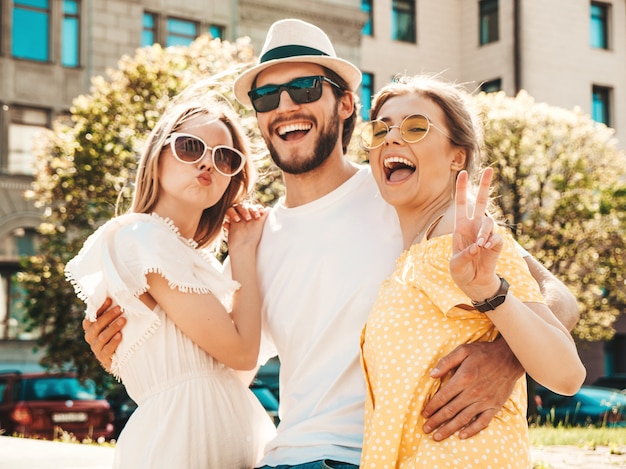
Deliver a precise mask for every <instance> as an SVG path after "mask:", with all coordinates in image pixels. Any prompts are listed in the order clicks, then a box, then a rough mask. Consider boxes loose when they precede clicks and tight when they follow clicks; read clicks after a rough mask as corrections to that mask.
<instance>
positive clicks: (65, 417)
mask: <svg viewBox="0 0 626 469" xmlns="http://www.w3.org/2000/svg"><path fill="white" fill-rule="evenodd" d="M52 421H53V422H54V423H67V422H86V421H87V414H86V413H85V412H62V413H58V414H52Z"/></svg>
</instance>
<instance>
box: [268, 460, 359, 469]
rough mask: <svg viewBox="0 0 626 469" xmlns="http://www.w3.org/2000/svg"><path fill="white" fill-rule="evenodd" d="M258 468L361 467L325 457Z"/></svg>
mask: <svg viewBox="0 0 626 469" xmlns="http://www.w3.org/2000/svg"><path fill="white" fill-rule="evenodd" d="M258 469H359V466H356V465H354V464H350V463H347V462H340V461H332V460H330V459H323V460H319V461H312V462H305V463H302V464H297V465H295V466H289V465H288V464H281V465H280V466H263V467H260V468H258Z"/></svg>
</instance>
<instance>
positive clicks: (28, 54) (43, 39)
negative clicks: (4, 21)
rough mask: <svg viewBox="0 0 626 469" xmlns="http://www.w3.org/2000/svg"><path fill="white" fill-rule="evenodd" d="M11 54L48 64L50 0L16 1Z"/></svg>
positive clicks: (14, 2)
mask: <svg viewBox="0 0 626 469" xmlns="http://www.w3.org/2000/svg"><path fill="white" fill-rule="evenodd" d="M12 24H13V31H12V37H11V39H12V43H11V47H12V50H11V53H12V54H13V57H16V58H19V59H28V60H36V61H39V62H47V61H48V60H49V58H50V33H49V31H50V5H49V1H48V0H14V1H13V23H12Z"/></svg>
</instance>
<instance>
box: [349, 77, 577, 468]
mask: <svg viewBox="0 0 626 469" xmlns="http://www.w3.org/2000/svg"><path fill="white" fill-rule="evenodd" d="M371 116H372V119H374V120H373V121H372V122H370V123H368V124H367V125H366V126H365V127H364V129H363V132H362V134H361V141H362V145H363V146H364V147H365V148H367V149H368V150H369V151H370V164H371V166H372V174H373V176H374V178H375V179H376V182H377V184H378V186H379V189H380V193H381V195H382V196H383V197H384V199H385V200H386V201H387V202H389V203H390V204H392V205H393V206H394V207H395V209H396V212H397V214H398V217H399V220H400V224H401V227H402V234H403V239H404V244H405V252H404V253H403V254H402V255H401V256H400V258H399V259H398V260H397V263H396V270H395V271H394V272H393V274H392V275H391V276H390V277H389V278H388V279H387V280H385V281H384V282H383V284H382V285H381V287H380V291H379V293H378V298H377V301H376V303H375V304H374V306H373V308H372V311H371V313H370V317H369V319H368V321H367V324H366V326H365V328H364V330H363V334H362V343H361V348H362V359H363V369H364V373H365V379H366V383H367V386H368V396H367V401H366V409H365V437H364V446H363V453H362V458H361V467H362V468H429V469H434V468H464V469H467V468H494V469H495V468H497V469H502V468H530V465H531V463H530V455H529V442H528V426H527V422H526V386H525V383H526V381H525V377H522V378H521V379H520V380H519V381H518V383H517V385H516V387H515V389H514V391H513V393H512V395H511V396H510V398H509V400H508V401H507V402H506V403H505V405H504V407H503V408H502V410H501V411H500V412H499V413H498V414H497V415H496V416H495V418H494V419H493V420H492V421H491V423H490V424H489V425H488V426H487V428H485V429H484V430H482V431H481V432H480V433H478V434H477V435H475V436H473V437H471V438H467V439H460V438H459V437H458V436H456V435H453V436H452V437H451V438H448V439H446V440H443V441H435V440H434V439H433V437H432V434H426V433H424V431H423V430H422V426H423V424H424V422H425V419H424V417H423V416H422V415H421V412H422V409H423V407H424V404H425V403H426V402H427V401H428V399H429V398H430V397H432V396H433V394H434V393H435V392H436V391H437V389H438V388H439V387H440V386H441V384H442V383H441V380H440V379H435V378H432V377H431V376H430V373H431V371H432V370H433V368H434V367H435V365H436V364H437V362H438V360H439V359H440V358H441V357H443V356H444V355H446V354H448V353H449V352H451V351H452V350H453V349H455V348H456V347H457V346H458V345H460V344H463V343H470V342H476V341H492V340H494V339H496V337H497V336H498V335H499V334H501V335H502V337H503V338H504V339H505V340H506V341H507V344H508V346H509V347H510V348H511V350H512V351H513V353H514V354H515V355H516V357H517V358H518V360H519V361H520V363H521V364H522V366H523V367H524V369H525V370H526V371H527V373H529V374H530V376H532V377H533V378H534V379H535V380H536V381H537V382H539V383H541V384H543V385H545V386H546V387H548V388H550V389H552V390H553V391H555V392H558V393H561V394H573V393H575V392H576V391H577V390H578V388H579V387H580V385H581V384H582V382H583V380H584V378H585V369H584V367H583V365H582V363H581V361H580V359H579V357H578V353H577V351H576V347H575V344H574V342H573V340H572V338H571V336H570V334H569V332H568V331H567V330H566V329H565V327H563V326H562V325H561V323H560V322H559V321H558V320H557V319H556V318H555V316H554V315H553V314H552V312H551V311H550V310H549V309H548V308H547V306H546V305H545V302H544V299H543V297H542V296H541V293H540V291H539V287H538V285H537V283H536V282H535V280H534V279H533V277H532V276H531V275H530V273H529V271H528V268H527V265H526V262H525V261H524V260H523V258H522V255H521V253H520V252H519V250H520V248H519V247H518V246H517V244H516V243H515V242H514V240H513V239H512V237H511V236H510V234H509V233H508V231H507V229H506V228H504V227H501V226H498V225H497V224H496V223H495V222H494V219H493V217H492V216H485V214H486V213H487V206H488V203H489V186H490V183H491V178H492V174H493V170H492V169H491V168H488V169H486V170H485V171H484V172H483V175H482V178H481V181H480V185H479V189H478V192H477V194H476V196H475V197H472V196H469V197H468V195H467V187H468V172H469V173H472V172H473V170H474V167H477V166H478V163H479V162H478V161H477V160H478V156H479V148H480V135H481V134H480V131H479V127H478V126H477V122H478V119H477V118H476V117H475V116H473V115H472V113H471V112H470V108H469V106H468V105H467V99H466V95H465V94H464V92H463V91H462V90H461V89H460V87H458V86H455V85H452V84H449V83H446V82H444V81H442V80H439V79H437V78H432V77H427V76H418V77H403V78H400V79H398V80H397V81H395V82H394V83H391V84H389V85H387V86H386V87H384V88H383V89H382V90H381V91H380V92H379V93H378V94H377V95H376V96H375V97H374V100H373V103H372V110H371ZM509 284H510V287H509Z"/></svg>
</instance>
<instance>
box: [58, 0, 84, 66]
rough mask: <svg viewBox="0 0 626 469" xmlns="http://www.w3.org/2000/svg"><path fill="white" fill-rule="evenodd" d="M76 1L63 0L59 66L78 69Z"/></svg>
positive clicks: (78, 24) (78, 33)
mask: <svg viewBox="0 0 626 469" xmlns="http://www.w3.org/2000/svg"><path fill="white" fill-rule="evenodd" d="M78 13H79V12H78V1H77V0H63V27H62V28H61V64H62V65H63V66H65V67H78V60H79V59H78V57H79V44H80V42H79V41H80V29H79V27H80V18H79V16H78Z"/></svg>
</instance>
